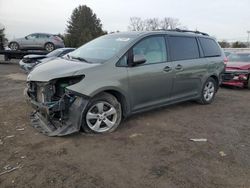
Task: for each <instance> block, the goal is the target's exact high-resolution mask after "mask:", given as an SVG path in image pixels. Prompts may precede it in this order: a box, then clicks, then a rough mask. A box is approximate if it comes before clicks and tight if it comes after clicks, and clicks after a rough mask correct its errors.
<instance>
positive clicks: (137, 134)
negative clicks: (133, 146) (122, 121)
mask: <svg viewBox="0 0 250 188" xmlns="http://www.w3.org/2000/svg"><path fill="white" fill-rule="evenodd" d="M137 136H142V134H141V133H134V134H131V135H130V136H129V138H134V137H137Z"/></svg>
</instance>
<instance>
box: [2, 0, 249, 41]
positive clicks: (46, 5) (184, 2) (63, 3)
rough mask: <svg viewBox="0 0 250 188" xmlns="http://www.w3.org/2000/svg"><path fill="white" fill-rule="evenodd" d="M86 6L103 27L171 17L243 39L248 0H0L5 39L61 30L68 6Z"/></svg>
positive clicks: (120, 27) (214, 33)
mask: <svg viewBox="0 0 250 188" xmlns="http://www.w3.org/2000/svg"><path fill="white" fill-rule="evenodd" d="M80 4H81V5H87V6H89V7H90V8H91V9H92V10H93V11H94V12H95V13H96V14H97V17H99V18H100V19H101V21H102V24H103V29H104V30H106V31H109V32H110V31H116V30H120V31H126V30H127V28H128V24H129V18H130V17H133V16H137V17H141V18H152V17H158V18H163V17H174V18H178V19H179V20H180V22H181V23H182V25H184V26H187V27H188V29H192V30H194V29H198V30H200V31H203V32H207V33H209V34H210V35H212V36H215V37H216V38H217V39H219V40H221V39H227V40H241V41H246V40H247V30H250V0H238V1H237V0H179V1H177V0H147V1H146V0H0V23H2V24H3V25H5V27H6V35H7V37H8V38H9V39H11V38H13V37H23V36H25V35H27V34H29V33H33V32H48V33H64V32H65V28H66V23H67V20H68V19H69V17H70V15H71V13H72V10H73V9H74V8H75V7H77V6H78V5H80Z"/></svg>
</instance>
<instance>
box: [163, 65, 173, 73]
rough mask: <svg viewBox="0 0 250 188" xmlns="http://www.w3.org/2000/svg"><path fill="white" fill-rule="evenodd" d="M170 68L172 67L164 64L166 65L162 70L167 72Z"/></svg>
mask: <svg viewBox="0 0 250 188" xmlns="http://www.w3.org/2000/svg"><path fill="white" fill-rule="evenodd" d="M171 70H172V68H171V67H169V66H166V67H165V68H164V69H163V71H164V72H169V71H171Z"/></svg>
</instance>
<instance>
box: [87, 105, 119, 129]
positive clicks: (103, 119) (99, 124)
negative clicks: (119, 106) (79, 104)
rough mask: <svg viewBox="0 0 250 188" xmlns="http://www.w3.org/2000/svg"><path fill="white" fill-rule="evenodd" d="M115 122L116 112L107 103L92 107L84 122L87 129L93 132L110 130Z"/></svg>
mask: <svg viewBox="0 0 250 188" xmlns="http://www.w3.org/2000/svg"><path fill="white" fill-rule="evenodd" d="M116 120H117V111H116V109H115V108H114V106H112V105H111V104H109V103H107V102H99V103H96V104H95V105H93V106H92V107H91V108H90V109H89V110H88V112H87V115H86V122H87V125H88V127H89V128H90V129H91V130H93V131H95V132H100V133H101V132H105V131H108V130H110V129H111V128H112V127H113V126H114V125H115V122H116Z"/></svg>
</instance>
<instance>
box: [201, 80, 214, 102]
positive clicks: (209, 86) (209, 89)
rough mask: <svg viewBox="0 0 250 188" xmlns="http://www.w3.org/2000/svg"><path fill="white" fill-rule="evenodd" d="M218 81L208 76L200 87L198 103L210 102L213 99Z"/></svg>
mask: <svg viewBox="0 0 250 188" xmlns="http://www.w3.org/2000/svg"><path fill="white" fill-rule="evenodd" d="M217 87H218V83H217V82H216V81H215V80H214V79H213V78H211V77H210V78H208V79H207V81H206V82H205V84H204V85H203V87H202V91H201V98H200V100H199V101H198V102H199V103H200V104H204V105H206V104H211V103H212V102H213V101H214V98H215V94H216V91H217Z"/></svg>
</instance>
